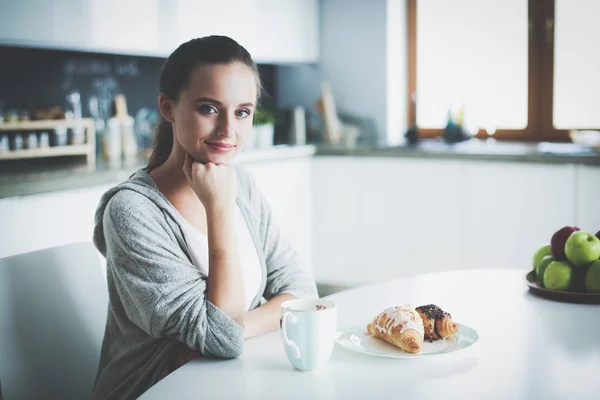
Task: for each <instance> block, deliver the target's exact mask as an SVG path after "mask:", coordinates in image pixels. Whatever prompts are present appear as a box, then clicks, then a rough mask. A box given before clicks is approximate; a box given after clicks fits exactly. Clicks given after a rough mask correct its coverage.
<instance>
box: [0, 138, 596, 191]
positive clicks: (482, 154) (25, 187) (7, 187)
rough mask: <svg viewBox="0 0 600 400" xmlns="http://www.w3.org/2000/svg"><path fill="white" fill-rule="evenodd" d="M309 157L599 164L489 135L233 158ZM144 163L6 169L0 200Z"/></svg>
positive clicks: (286, 149) (587, 156)
mask: <svg viewBox="0 0 600 400" xmlns="http://www.w3.org/2000/svg"><path fill="white" fill-rule="evenodd" d="M313 155H317V156H351V157H412V158H415V157H416V158H426V159H467V160H469V159H472V160H488V161H494V160H496V161H514V162H529V163H552V164H557V163H558V164H560V163H563V164H564V163H567V164H569V163H570V164H586V165H600V151H595V150H591V149H590V148H588V147H585V146H579V145H575V144H572V143H524V142H499V141H495V140H493V139H492V140H490V139H488V140H480V139H472V140H469V141H466V142H461V143H455V144H448V143H445V142H444V141H442V140H438V139H429V140H423V141H421V142H420V143H419V144H417V145H413V146H410V145H400V146H385V145H371V146H369V145H358V146H355V147H351V148H350V147H343V146H332V145H318V146H315V145H306V146H287V145H278V146H273V147H271V148H267V149H262V150H252V151H247V152H242V153H241V154H240V155H239V156H238V157H237V158H236V162H237V163H240V164H245V163H255V162H264V161H274V160H285V159H290V158H296V157H310V156H313ZM146 163H147V160H146V159H141V158H140V159H138V160H136V161H134V162H132V163H129V164H127V165H118V166H113V167H110V166H108V165H106V164H105V163H102V162H99V163H97V165H96V167H95V168H94V169H92V170H89V169H87V168H86V167H85V166H81V165H77V166H71V167H66V166H64V165H62V166H61V167H56V168H45V170H44V171H43V172H40V170H39V169H37V170H36V169H32V170H29V171H23V170H20V171H21V172H18V173H4V174H0V198H4V197H12V196H24V195H29V194H35V193H44V192H51V191H57V190H66V189H75V188H79V187H87V186H96V185H102V184H109V183H111V182H118V181H122V180H125V179H127V178H128V177H129V176H130V175H131V174H132V173H134V172H135V171H136V170H138V169H140V168H143V167H144V166H146Z"/></svg>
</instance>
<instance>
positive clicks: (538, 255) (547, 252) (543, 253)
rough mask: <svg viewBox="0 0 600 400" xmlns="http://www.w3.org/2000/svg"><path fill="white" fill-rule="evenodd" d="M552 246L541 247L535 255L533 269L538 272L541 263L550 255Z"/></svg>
mask: <svg viewBox="0 0 600 400" xmlns="http://www.w3.org/2000/svg"><path fill="white" fill-rule="evenodd" d="M550 254H551V253H550V245H549V244H547V245H546V246H543V247H540V248H539V249H538V250H537V251H536V252H535V254H534V255H533V269H534V270H535V271H536V272H537V266H538V264H539V263H540V261H542V258H544V257H545V256H548V255H550Z"/></svg>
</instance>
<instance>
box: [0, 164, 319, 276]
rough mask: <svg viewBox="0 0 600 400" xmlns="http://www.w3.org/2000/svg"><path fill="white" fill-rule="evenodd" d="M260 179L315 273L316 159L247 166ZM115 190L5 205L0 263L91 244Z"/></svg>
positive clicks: (12, 200)
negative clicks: (100, 210)
mask: <svg viewBox="0 0 600 400" xmlns="http://www.w3.org/2000/svg"><path fill="white" fill-rule="evenodd" d="M243 165H244V166H245V167H246V168H247V169H248V170H249V171H250V172H252V173H253V175H254V176H255V178H256V182H257V184H258V185H259V187H260V189H261V190H262V192H263V193H264V195H265V197H266V199H267V201H268V202H269V204H270V205H271V208H272V210H273V216H274V219H275V221H276V222H277V224H278V225H279V227H280V229H281V231H282V233H283V235H284V236H285V237H286V238H287V239H288V240H289V241H290V243H291V244H292V246H293V247H294V248H295V249H296V250H297V251H298V254H299V256H300V258H301V260H302V261H303V265H304V266H306V268H307V270H308V271H309V272H310V270H311V266H312V232H311V228H312V198H313V196H312V184H311V176H312V174H311V165H312V158H310V157H300V158H294V159H289V160H277V161H266V162H249V163H244V164H243ZM117 183H119V182H114V183H113V184H108V185H102V186H95V187H89V188H81V189H77V190H65V191H58V192H51V193H44V194H38V195H31V196H22V197H9V198H5V199H0V221H2V223H1V224H0V258H2V257H6V256H9V255H13V254H19V253H24V252H29V251H34V250H39V249H43V248H47V247H53V246H59V245H63V244H68V243H73V242H79V241H91V240H92V232H93V228H94V213H95V210H96V207H97V205H98V202H99V200H100V197H101V196H102V194H103V193H104V192H105V191H106V190H108V189H109V188H110V187H112V186H114V185H116V184H117Z"/></svg>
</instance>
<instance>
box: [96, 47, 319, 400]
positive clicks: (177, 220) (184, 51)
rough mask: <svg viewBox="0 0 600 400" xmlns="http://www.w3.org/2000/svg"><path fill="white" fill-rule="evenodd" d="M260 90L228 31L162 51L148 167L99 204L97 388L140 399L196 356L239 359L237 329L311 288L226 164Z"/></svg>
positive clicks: (254, 327)
mask: <svg viewBox="0 0 600 400" xmlns="http://www.w3.org/2000/svg"><path fill="white" fill-rule="evenodd" d="M260 89H261V84H260V78H259V74H258V69H257V67H256V64H255V63H254V62H253V61H252V58H251V57H250V54H248V52H247V51H246V50H245V49H244V48H243V47H242V46H240V45H239V44H238V43H236V42H235V41H234V40H232V39H230V38H228V37H224V36H209V37H204V38H200V39H194V40H191V41H189V42H187V43H184V44H182V45H181V46H180V47H179V48H178V49H177V50H175V52H173V54H171V56H170V57H169V58H168V59H167V61H166V63H165V65H164V67H163V70H162V72H161V77H160V95H159V97H158V103H159V107H160V112H161V116H162V118H161V121H160V123H159V128H158V131H157V137H156V140H155V145H154V149H153V153H152V155H151V157H150V161H149V163H148V166H147V167H146V168H144V169H142V170H140V171H138V172H137V173H135V174H134V175H133V176H132V177H131V178H130V179H129V180H128V181H126V182H124V183H122V184H120V185H118V186H116V187H115V188H112V189H110V190H109V191H108V192H107V193H105V194H104V196H103V197H102V199H101V201H100V204H99V206H98V209H97V211H96V219H95V223H96V226H95V229H94V243H95V245H96V247H97V248H98V250H99V251H100V252H101V253H102V254H103V255H104V256H105V257H106V265H107V279H108V284H109V295H110V307H109V310H108V320H107V325H106V331H105V336H104V342H103V345H102V354H101V359H100V366H99V371H98V375H97V378H96V383H95V386H94V397H95V398H119V399H121V398H136V397H138V396H139V395H140V394H142V393H143V392H144V391H146V390H147V389H148V388H149V387H150V386H152V385H153V384H154V383H156V382H157V381H159V380H160V379H162V378H163V377H165V376H166V375H167V374H169V373H170V372H171V371H173V370H174V369H176V368H178V367H179V366H181V365H182V364H184V363H185V362H187V361H189V360H190V359H191V358H193V357H195V356H198V355H206V356H213V357H221V358H232V357H237V356H239V355H240V354H241V353H242V348H243V341H244V338H248V337H252V336H255V335H259V334H262V333H265V332H269V331H273V330H275V329H277V327H278V322H279V306H280V304H281V303H282V302H283V301H285V300H289V299H294V298H302V297H303V298H311V297H316V296H317V292H316V287H315V283H314V281H313V280H312V279H311V278H310V277H309V276H308V275H306V274H305V273H304V272H303V270H302V269H301V268H300V266H299V265H298V261H297V258H296V254H295V252H294V251H293V249H292V248H291V247H290V245H289V244H288V243H287V242H286V240H285V239H284V238H283V237H282V235H281V234H280V233H279V231H278V229H277V227H276V226H275V224H274V223H273V218H272V215H271V211H270V209H269V206H268V205H267V203H266V201H265V199H264V198H263V196H262V194H261V193H260V191H259V189H258V188H257V187H256V184H255V183H254V181H253V179H252V178H251V176H250V175H249V174H248V173H247V172H246V171H244V170H243V169H241V168H240V167H233V166H231V165H229V163H230V162H231V161H232V160H233V158H234V157H235V156H236V155H237V153H238V152H239V151H240V150H241V148H242V147H243V145H244V142H245V140H246V139H247V138H248V136H249V135H250V133H251V131H252V116H253V113H254V110H255V107H256V103H257V99H258V98H259V96H260ZM209 270H210V273H209Z"/></svg>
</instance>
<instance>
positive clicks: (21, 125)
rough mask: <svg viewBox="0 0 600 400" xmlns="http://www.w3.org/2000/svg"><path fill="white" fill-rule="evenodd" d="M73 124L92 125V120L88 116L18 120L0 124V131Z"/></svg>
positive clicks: (66, 126)
mask: <svg viewBox="0 0 600 400" xmlns="http://www.w3.org/2000/svg"><path fill="white" fill-rule="evenodd" d="M74 126H86V127H88V128H90V127H92V128H93V126H94V120H92V119H89V118H83V119H73V120H66V119H57V120H53V119H51V120H39V121H19V122H8V123H2V124H0V131H26V130H42V129H56V128H71V127H74Z"/></svg>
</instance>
